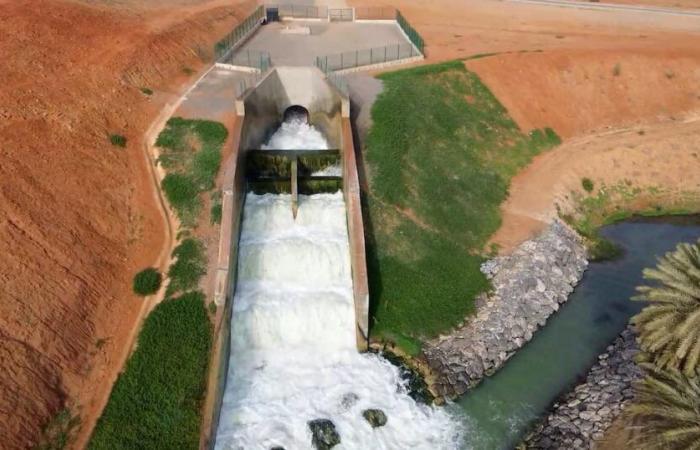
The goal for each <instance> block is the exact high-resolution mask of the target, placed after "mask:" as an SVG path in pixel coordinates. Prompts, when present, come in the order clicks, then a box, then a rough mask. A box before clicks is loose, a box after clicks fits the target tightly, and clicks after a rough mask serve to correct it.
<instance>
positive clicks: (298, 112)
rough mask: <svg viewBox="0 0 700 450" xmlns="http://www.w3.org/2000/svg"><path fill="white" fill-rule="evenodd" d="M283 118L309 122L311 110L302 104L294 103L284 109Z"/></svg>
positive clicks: (286, 120) (289, 120)
mask: <svg viewBox="0 0 700 450" xmlns="http://www.w3.org/2000/svg"><path fill="white" fill-rule="evenodd" d="M283 120H284V121H285V122H291V121H301V122H304V123H308V122H309V110H308V109H306V108H304V107H303V106H301V105H292V106H290V107H289V108H287V109H285V110H284V116H283Z"/></svg>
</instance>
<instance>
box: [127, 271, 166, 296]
mask: <svg viewBox="0 0 700 450" xmlns="http://www.w3.org/2000/svg"><path fill="white" fill-rule="evenodd" d="M162 281H163V277H162V276H161V274H160V272H158V269H154V268H153V267H149V268H148V269H143V270H142V271H141V272H139V273H137V274H136V276H134V285H133V289H134V292H135V293H136V294H138V295H141V296H146V295H152V294H155V293H156V292H158V289H160V284H161V282H162Z"/></svg>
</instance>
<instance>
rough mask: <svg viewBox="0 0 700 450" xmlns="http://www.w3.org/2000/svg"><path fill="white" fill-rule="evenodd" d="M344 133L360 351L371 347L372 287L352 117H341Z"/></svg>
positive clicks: (347, 198)
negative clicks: (370, 306) (370, 299)
mask: <svg viewBox="0 0 700 450" xmlns="http://www.w3.org/2000/svg"><path fill="white" fill-rule="evenodd" d="M342 130H343V146H342V152H343V196H344V198H345V209H346V211H347V220H348V239H349V241H350V242H349V243H350V264H351V266H352V289H353V297H354V300H355V323H356V325H357V328H356V330H355V332H356V337H357V349H358V350H360V351H366V350H367V346H368V344H369V285H368V281H367V259H366V253H365V232H364V225H363V222H362V205H361V203H360V182H359V178H358V175H357V160H356V158H355V144H354V142H353V138H352V126H351V125H350V114H349V111H348V114H347V115H345V116H344V117H343V118H342Z"/></svg>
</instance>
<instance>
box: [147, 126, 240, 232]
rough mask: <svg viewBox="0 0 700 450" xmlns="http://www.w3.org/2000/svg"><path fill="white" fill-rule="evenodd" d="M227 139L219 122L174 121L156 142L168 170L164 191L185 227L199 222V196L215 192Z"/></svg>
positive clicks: (163, 183)
mask: <svg viewBox="0 0 700 450" xmlns="http://www.w3.org/2000/svg"><path fill="white" fill-rule="evenodd" d="M227 136H228V131H227V130H226V127H225V126H224V125H223V124H221V123H219V122H212V121H209V120H190V119H183V118H180V117H173V118H172V119H170V120H168V123H167V124H166V126H165V129H164V130H163V131H162V132H161V133H160V135H159V136H158V139H157V140H156V145H157V146H158V147H160V149H161V154H160V156H159V157H158V163H159V164H160V165H161V166H162V167H163V168H164V169H165V170H166V176H165V177H164V178H163V181H162V182H161V187H162V188H163V191H164V192H165V196H166V197H167V198H168V201H169V202H170V204H171V205H172V207H173V208H174V209H175V212H176V213H177V215H178V218H179V219H180V221H181V222H182V223H183V225H184V226H193V225H194V224H195V222H196V220H197V216H198V215H199V209H200V205H201V202H200V200H199V198H198V196H199V194H200V193H202V192H206V191H208V190H211V189H212V188H214V181H215V179H216V174H217V173H218V172H219V167H220V165H221V147H222V146H223V144H224V141H226V137H227Z"/></svg>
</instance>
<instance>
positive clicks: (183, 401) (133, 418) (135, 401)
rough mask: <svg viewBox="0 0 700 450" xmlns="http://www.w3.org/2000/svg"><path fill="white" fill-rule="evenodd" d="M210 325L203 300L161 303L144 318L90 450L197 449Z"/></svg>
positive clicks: (197, 295) (191, 297) (193, 295)
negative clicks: (132, 350)
mask: <svg viewBox="0 0 700 450" xmlns="http://www.w3.org/2000/svg"><path fill="white" fill-rule="evenodd" d="M210 347H211V324H210V322H209V318H208V317H207V312H206V310H205V307H204V295H203V294H202V293H201V292H190V293H188V294H185V295H183V296H181V297H179V298H173V299H169V300H165V301H164V302H163V303H161V304H160V305H158V306H157V307H156V308H155V310H153V312H152V313H151V314H150V315H149V316H148V318H147V319H146V321H145V323H144V327H143V330H142V331H141V334H140V335H139V339H138V346H137V347H136V351H135V352H134V354H133V355H132V356H131V358H129V361H128V363H127V364H126V368H125V370H124V372H123V373H122V374H121V375H120V376H119V379H118V380H117V382H116V384H115V385H114V389H113V390H112V395H111V396H110V399H109V403H108V404H107V407H106V408H105V410H104V413H103V414H102V417H101V418H100V420H99V421H98V423H97V426H96V428H95V431H94V433H93V436H92V440H91V442H90V444H89V448H90V449H95V450H97V449H125V450H126V449H145V448H148V449H175V448H177V449H197V448H198V447H199V425H200V422H201V406H202V401H203V397H204V390H205V383H206V370H207V363H208V359H209V349H210Z"/></svg>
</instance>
